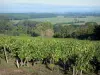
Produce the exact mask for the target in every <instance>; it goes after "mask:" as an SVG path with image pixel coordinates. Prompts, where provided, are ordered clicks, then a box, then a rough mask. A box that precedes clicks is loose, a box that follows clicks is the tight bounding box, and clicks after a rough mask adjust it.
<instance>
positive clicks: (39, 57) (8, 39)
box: [0, 36, 100, 75]
mask: <svg viewBox="0 0 100 75" xmlns="http://www.w3.org/2000/svg"><path fill="white" fill-rule="evenodd" d="M99 45H100V42H99V41H88V40H84V41H83V40H77V39H58V38H57V39H54V38H41V37H36V38H33V37H12V36H1V37H0V51H1V52H0V56H1V57H0V58H1V62H2V60H4V59H5V61H6V63H7V64H9V65H7V66H8V67H9V66H10V65H12V64H13V65H14V64H15V65H16V66H15V67H17V68H19V69H17V70H18V71H20V69H21V68H23V67H26V69H28V67H30V65H31V64H34V63H41V64H42V63H43V64H46V67H48V68H49V70H51V71H53V72H54V70H55V66H57V65H60V62H63V64H62V66H61V69H62V70H63V71H64V72H65V71H67V70H68V71H70V73H72V72H73V74H75V73H81V74H82V73H86V74H88V75H89V73H90V72H91V73H92V74H93V72H94V70H95V69H94V68H92V67H93V66H95V67H99V66H97V65H94V64H93V62H95V63H97V61H98V62H99V61H100V55H99V53H100V51H99V50H100V47H99ZM94 57H96V59H97V61H95V60H94V59H93V58H94ZM11 60H12V61H11ZM14 60H15V62H14ZM90 61H91V62H92V64H90ZM10 62H11V63H10ZM57 63H58V64H57ZM69 63H70V64H69ZM64 64H65V65H64ZM1 65H2V64H1ZM41 66H43V65H41ZM41 66H39V67H41ZM68 66H69V67H68ZM1 67H2V66H1ZM3 67H4V66H3ZM31 67H32V66H31ZM32 68H35V66H34V65H33V67H32ZM3 69H4V68H3ZM35 69H36V68H35ZM1 70H2V69H1ZM31 70H32V69H31ZM45 70H46V69H45ZM15 71H16V70H15ZM35 71H36V70H35ZM56 71H57V70H56ZM77 71H78V72H77ZM97 71H98V70H97ZM32 72H33V71H32ZM48 72H50V71H48ZM92 74H91V75H92ZM23 75H24V74H23ZM25 75H27V73H25ZM33 75H34V74H33ZM36 75H38V74H36ZM39 75H41V73H40V74H39ZM44 75H46V74H44ZM48 75H49V74H48ZM51 75H52V73H51ZM55 75H57V74H55ZM60 75H62V74H60Z"/></svg>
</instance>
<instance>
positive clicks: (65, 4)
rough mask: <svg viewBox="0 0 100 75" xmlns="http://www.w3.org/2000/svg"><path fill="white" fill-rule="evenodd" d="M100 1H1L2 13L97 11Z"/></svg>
mask: <svg viewBox="0 0 100 75" xmlns="http://www.w3.org/2000/svg"><path fill="white" fill-rule="evenodd" d="M99 7H100V0H0V12H59V11H62V12H67V11H82V10H83V11H84V10H85V11H95V10H99V9H100V8H99Z"/></svg>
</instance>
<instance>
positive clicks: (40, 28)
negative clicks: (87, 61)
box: [0, 16, 100, 40]
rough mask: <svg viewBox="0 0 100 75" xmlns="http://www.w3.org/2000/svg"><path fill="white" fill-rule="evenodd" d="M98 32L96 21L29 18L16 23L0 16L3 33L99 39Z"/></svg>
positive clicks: (0, 31)
mask: <svg viewBox="0 0 100 75" xmlns="http://www.w3.org/2000/svg"><path fill="white" fill-rule="evenodd" d="M99 32H100V25H98V24H97V23H96V22H87V23H85V25H73V24H70V25H68V24H63V23H59V24H55V25H53V24H52V23H50V22H37V21H31V20H20V21H19V22H17V23H16V22H14V21H12V20H9V18H7V17H5V16H1V18H0V34H5V35H13V36H20V35H28V36H33V37H36V36H42V37H55V38H77V39H89V40H99V39H100V35H99Z"/></svg>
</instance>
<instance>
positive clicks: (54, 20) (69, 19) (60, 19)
mask: <svg viewBox="0 0 100 75" xmlns="http://www.w3.org/2000/svg"><path fill="white" fill-rule="evenodd" d="M75 19H77V21H84V22H83V23H75ZM29 20H32V21H41V22H46V21H48V22H51V23H53V24H56V23H72V22H73V23H74V24H75V25H84V24H85V23H86V22H97V23H98V24H100V17H94V16H87V17H86V18H72V17H65V18H64V17H63V16H58V17H52V18H36V19H29ZM18 21H19V20H15V22H18Z"/></svg>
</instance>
